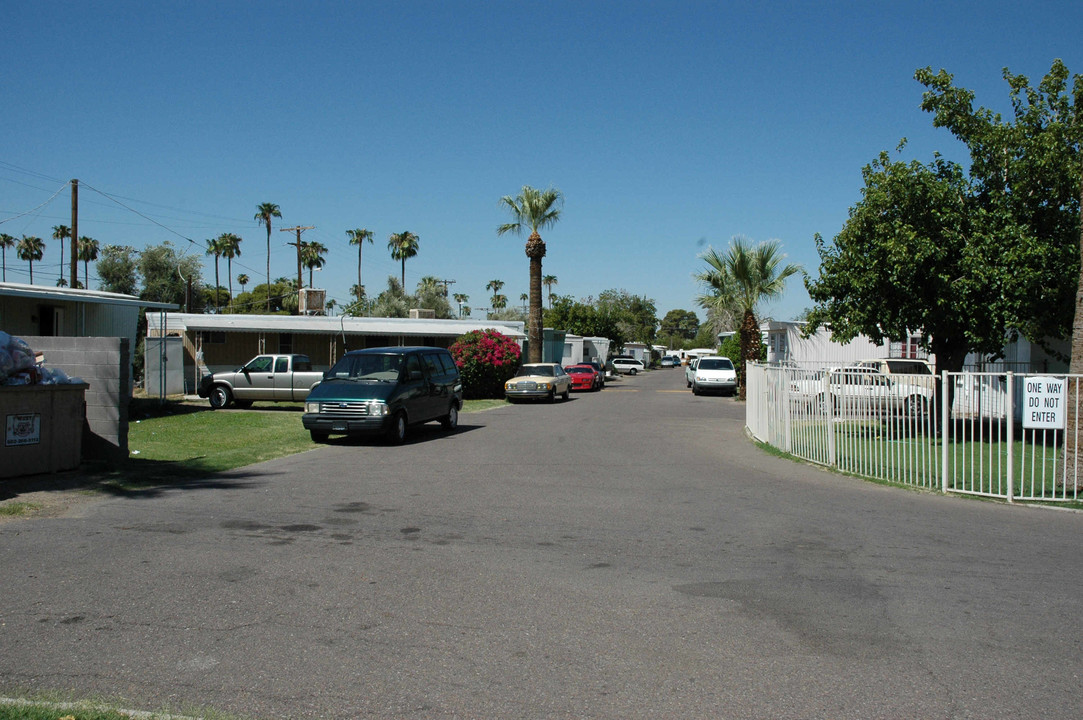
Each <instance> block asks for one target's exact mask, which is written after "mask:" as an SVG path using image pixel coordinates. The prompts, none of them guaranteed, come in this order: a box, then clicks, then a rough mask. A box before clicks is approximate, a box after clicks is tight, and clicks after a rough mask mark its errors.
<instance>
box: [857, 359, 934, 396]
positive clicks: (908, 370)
mask: <svg viewBox="0 0 1083 720" xmlns="http://www.w3.org/2000/svg"><path fill="white" fill-rule="evenodd" d="M854 366H855V367H861V368H872V369H873V370H876V371H877V372H879V373H882V374H884V375H911V376H917V377H910V378H908V380H909V381H910V382H914V383H918V384H919V385H923V386H925V387H927V388H929V389H930V390H935V389H936V384H937V382H936V375H935V374H933V366H932V365H930V364H929V361H928V360H916V359H909V358H879V359H874V360H859V361H858V362H856V363H854Z"/></svg>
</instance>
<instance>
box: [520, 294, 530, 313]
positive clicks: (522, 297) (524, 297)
mask: <svg viewBox="0 0 1083 720" xmlns="http://www.w3.org/2000/svg"><path fill="white" fill-rule="evenodd" d="M529 299H530V296H529V295H527V294H526V293H519V301H520V302H521V303H523V312H526V303H527V301H528V300H529Z"/></svg>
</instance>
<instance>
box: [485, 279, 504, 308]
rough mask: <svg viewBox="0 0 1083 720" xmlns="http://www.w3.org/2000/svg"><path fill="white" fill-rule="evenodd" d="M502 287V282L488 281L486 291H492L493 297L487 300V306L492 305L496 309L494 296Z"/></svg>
mask: <svg viewBox="0 0 1083 720" xmlns="http://www.w3.org/2000/svg"><path fill="white" fill-rule="evenodd" d="M502 287H504V281H503V280H490V281H489V282H488V283H486V285H485V289H486V290H492V291H493V296H492V297H491V298H489V304H490V305H492V306H493V307H496V295H497V293H499V292H500V288H502Z"/></svg>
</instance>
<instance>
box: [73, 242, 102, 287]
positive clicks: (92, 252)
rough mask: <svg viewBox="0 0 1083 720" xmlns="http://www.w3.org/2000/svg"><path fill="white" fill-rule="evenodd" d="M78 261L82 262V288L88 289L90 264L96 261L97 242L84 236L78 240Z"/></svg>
mask: <svg viewBox="0 0 1083 720" xmlns="http://www.w3.org/2000/svg"><path fill="white" fill-rule="evenodd" d="M77 252H78V253H79V259H80V260H82V261H83V287H85V288H87V289H90V263H91V261H93V260H97V259H98V241H97V240H95V239H94V238H89V237H87V236H86V235H84V236H83V237H81V238H79V249H78V251H77Z"/></svg>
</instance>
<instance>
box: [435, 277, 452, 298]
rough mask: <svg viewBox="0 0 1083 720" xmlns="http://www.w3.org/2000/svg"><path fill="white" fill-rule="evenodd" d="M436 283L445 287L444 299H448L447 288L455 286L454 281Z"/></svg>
mask: <svg viewBox="0 0 1083 720" xmlns="http://www.w3.org/2000/svg"><path fill="white" fill-rule="evenodd" d="M436 282H438V283H440V284H441V285H443V286H444V297H447V286H448V285H454V284H455V281H454V280H437V281H436Z"/></svg>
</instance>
